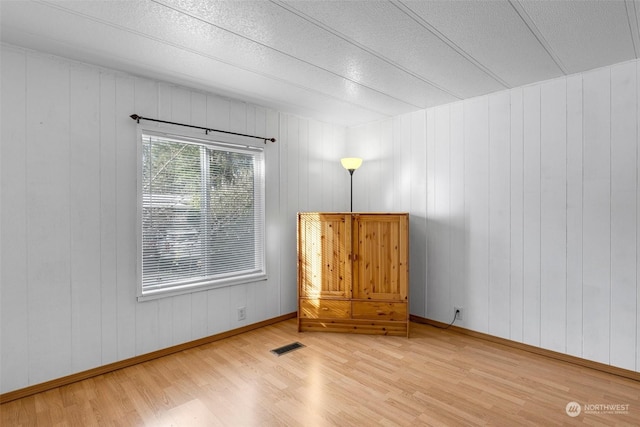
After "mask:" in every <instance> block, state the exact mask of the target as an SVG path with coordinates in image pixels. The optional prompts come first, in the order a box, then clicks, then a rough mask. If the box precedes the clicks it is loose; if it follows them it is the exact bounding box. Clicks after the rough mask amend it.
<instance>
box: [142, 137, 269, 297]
mask: <svg viewBox="0 0 640 427" xmlns="http://www.w3.org/2000/svg"><path fill="white" fill-rule="evenodd" d="M138 152H139V157H140V177H139V178H140V179H139V184H138V197H139V201H138V203H139V206H140V214H139V221H140V224H139V227H140V228H141V233H140V234H141V238H140V239H139V243H140V245H141V250H140V251H139V253H140V252H141V254H140V255H141V260H140V261H139V263H138V265H139V282H140V285H139V288H138V299H139V300H144V299H150V298H155V297H158V296H165V295H175V294H179V293H184V292H189V291H193V290H195V289H202V288H211V287H218V286H226V285H231V284H237V283H246V282H249V281H256V280H263V279H266V274H265V259H264V258H265V254H264V215H265V209H264V206H265V200H264V192H265V190H264V187H265V184H264V154H263V151H262V149H260V148H256V147H249V146H240V145H232V144H225V143H221V142H212V141H208V140H199V139H193V138H184V137H176V136H169V135H164V134H159V133H151V132H148V131H143V132H142V136H141V147H140V149H139V150H138Z"/></svg>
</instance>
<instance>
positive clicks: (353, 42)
mask: <svg viewBox="0 0 640 427" xmlns="http://www.w3.org/2000/svg"><path fill="white" fill-rule="evenodd" d="M270 1H271V2H272V3H273V4H275V5H277V6H280V7H281V8H283V9H285V10H287V11H288V12H290V13H292V14H294V15H296V16H298V17H299V18H301V19H304V20H305V21H307V22H309V23H310V24H312V25H315V26H316V27H318V28H320V29H322V30H324V31H326V32H328V33H330V34H332V35H334V36H336V37H338V38H341V39H342V40H344V41H345V42H347V43H349V44H351V45H353V46H355V47H357V48H358V49H361V50H363V51H365V52H367V53H368V54H370V55H372V56H375V57H376V58H378V59H380V60H381V61H384V62H386V63H387V64H389V65H391V66H392V67H395V68H397V69H399V70H401V71H403V72H405V73H407V74H409V75H411V76H413V77H415V78H416V79H418V80H420V81H422V82H424V83H427V84H429V85H431V86H433V87H435V88H436V89H438V90H441V91H442V92H445V93H446V94H448V95H451V96H453V97H454V98H457V99H462V98H463V97H462V95H460V94H457V93H455V92H452V91H451V90H449V89H447V88H445V87H443V86H440V85H439V84H437V83H435V82H433V81H431V80H429V79H428V78H426V77H424V76H421V75H420V74H418V73H415V72H413V71H411V70H410V69H408V68H406V67H404V66H402V65H400V64H399V63H397V62H396V61H394V60H392V59H389V58H387V57H386V56H384V55H382V54H380V53H379V52H377V51H375V50H373V49H371V48H369V47H367V46H365V45H363V44H362V43H359V42H358V41H356V40H354V39H352V38H350V37H349V36H347V35H346V34H343V33H341V32H340V31H338V30H336V29H334V28H331V27H329V26H328V25H325V24H323V23H322V22H320V21H318V20H316V19H315V18H313V17H311V16H309V15H307V14H305V13H304V12H302V11H300V10H299V9H296V8H295V7H293V6H290V5H288V4H285V3H283V2H282V1H281V0H270Z"/></svg>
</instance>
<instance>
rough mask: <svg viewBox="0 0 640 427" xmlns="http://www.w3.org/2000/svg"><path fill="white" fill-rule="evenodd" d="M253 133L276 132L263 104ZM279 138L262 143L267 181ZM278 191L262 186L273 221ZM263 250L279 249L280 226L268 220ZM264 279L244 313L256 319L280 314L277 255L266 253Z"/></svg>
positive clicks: (274, 169) (274, 179)
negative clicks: (265, 274)
mask: <svg viewBox="0 0 640 427" xmlns="http://www.w3.org/2000/svg"><path fill="white" fill-rule="evenodd" d="M254 132H255V134H256V135H264V136H270V135H278V123H277V116H276V115H274V114H271V113H270V112H269V111H267V110H266V109H265V108H262V107H256V108H255V126H254ZM277 144H279V142H276V143H275V144H274V143H271V142H269V143H267V144H266V145H265V162H266V166H265V181H266V182H267V183H275V184H277V183H278V173H279V170H280V163H279V159H278V145H277ZM278 194H279V192H278V191H277V187H275V188H274V186H272V185H269V184H267V186H266V194H265V197H266V216H267V218H272V219H275V220H276V221H277V219H278V217H279V211H280V206H279V201H280V198H279V196H278ZM265 233H266V234H265V250H266V253H269V254H277V253H278V252H279V251H280V246H281V245H280V228H279V226H278V224H277V223H276V224H275V225H274V224H273V223H272V221H269V222H268V226H267V227H266V230H265ZM266 268H267V275H268V277H269V280H268V281H267V282H263V283H258V284H257V285H256V286H255V288H256V289H255V304H254V305H253V307H255V308H253V309H252V311H251V312H250V313H247V315H251V316H255V319H256V320H262V319H269V318H273V317H276V316H278V315H279V314H280V311H279V309H280V292H279V289H280V264H279V262H278V258H277V257H273V256H267V259H266Z"/></svg>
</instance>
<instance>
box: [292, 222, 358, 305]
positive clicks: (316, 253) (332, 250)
mask: <svg viewBox="0 0 640 427" xmlns="http://www.w3.org/2000/svg"><path fill="white" fill-rule="evenodd" d="M298 233H299V239H298V245H300V246H301V247H300V250H299V251H298V254H299V255H298V256H299V259H298V265H299V271H298V274H299V278H298V279H299V281H300V292H301V296H302V297H313V298H316V297H323V298H324V297H335V298H348V297H350V296H351V295H350V288H349V286H348V283H350V282H351V278H350V276H351V264H350V261H349V259H350V247H351V221H350V219H349V218H347V217H346V216H345V215H344V214H301V215H300V224H299V230H298Z"/></svg>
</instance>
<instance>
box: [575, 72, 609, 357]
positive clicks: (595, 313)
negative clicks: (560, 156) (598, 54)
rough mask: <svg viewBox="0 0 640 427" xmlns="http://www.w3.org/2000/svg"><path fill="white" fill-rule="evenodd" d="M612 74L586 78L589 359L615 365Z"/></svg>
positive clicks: (586, 336)
mask: <svg viewBox="0 0 640 427" xmlns="http://www.w3.org/2000/svg"><path fill="white" fill-rule="evenodd" d="M610 79H611V77H610V69H608V68H606V69H600V70H597V71H592V72H589V73H585V74H584V76H583V88H584V93H583V102H584V121H583V126H584V128H583V129H584V133H583V140H584V151H583V156H584V164H583V168H584V169H583V171H584V172H583V173H584V175H583V176H584V196H583V209H584V211H583V230H585V232H584V235H583V245H584V246H583V278H582V280H583V288H582V292H583V294H582V297H583V300H582V301H583V327H584V329H583V331H584V341H583V346H584V348H583V357H585V358H587V359H590V360H595V361H597V362H602V363H608V362H609V344H610V310H611V306H610V301H611V140H610V136H611V126H610V120H611V93H610Z"/></svg>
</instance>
